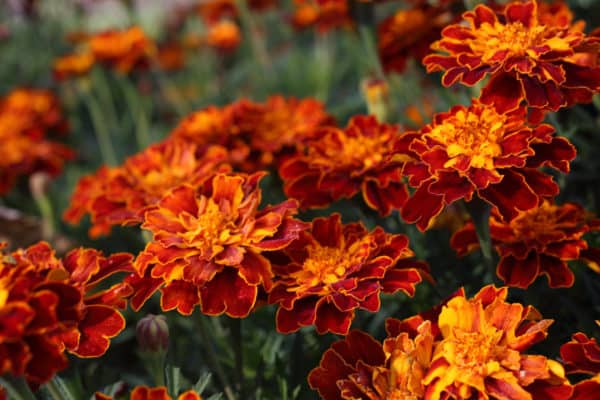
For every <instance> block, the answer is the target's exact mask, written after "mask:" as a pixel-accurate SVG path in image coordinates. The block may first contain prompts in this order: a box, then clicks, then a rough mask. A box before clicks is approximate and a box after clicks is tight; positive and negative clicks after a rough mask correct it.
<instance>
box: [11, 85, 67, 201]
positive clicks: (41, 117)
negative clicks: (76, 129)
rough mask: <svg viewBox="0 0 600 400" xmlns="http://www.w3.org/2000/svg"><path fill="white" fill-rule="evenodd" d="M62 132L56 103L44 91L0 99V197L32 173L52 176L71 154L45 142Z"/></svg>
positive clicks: (63, 124) (24, 91)
mask: <svg viewBox="0 0 600 400" xmlns="http://www.w3.org/2000/svg"><path fill="white" fill-rule="evenodd" d="M65 130H66V122H65V119H64V118H63V115H62V112H61V109H60V106H59V103H58V99H57V98H56V97H55V96H54V95H53V94H52V93H50V92H48V91H46V90H32V89H17V90H14V91H12V92H10V93H9V94H8V95H6V96H5V97H4V98H1V99H0V142H2V146H0V194H3V193H6V192H8V191H9V190H10V189H11V188H12V186H13V184H14V182H15V181H16V180H17V178H18V177H19V176H21V175H30V174H33V173H34V172H46V173H48V174H49V175H51V176H56V175H58V174H59V173H60V172H61V171H62V167H63V165H64V163H65V161H66V160H70V159H72V158H73V156H74V153H73V151H72V150H71V149H69V148H68V147H66V146H64V145H62V144H60V143H58V142H54V141H51V140H48V139H47V135H48V133H49V132H58V133H62V132H64V131H65Z"/></svg>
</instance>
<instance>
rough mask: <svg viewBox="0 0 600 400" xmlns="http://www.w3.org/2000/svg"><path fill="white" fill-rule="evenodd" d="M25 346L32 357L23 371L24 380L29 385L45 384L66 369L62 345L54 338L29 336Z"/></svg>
mask: <svg viewBox="0 0 600 400" xmlns="http://www.w3.org/2000/svg"><path fill="white" fill-rule="evenodd" d="M27 344H28V345H29V352H30V354H31V356H32V357H31V359H30V360H29V361H28V363H27V367H26V369H25V378H26V379H27V381H28V382H29V383H38V384H39V383H44V382H47V381H49V380H50V379H51V378H52V377H53V376H54V374H55V373H56V372H58V371H61V370H63V369H65V368H66V367H67V358H66V357H65V355H64V354H63V348H62V344H61V343H60V342H59V341H58V339H57V338H56V337H52V336H49V335H48V336H46V335H38V336H30V337H28V339H27Z"/></svg>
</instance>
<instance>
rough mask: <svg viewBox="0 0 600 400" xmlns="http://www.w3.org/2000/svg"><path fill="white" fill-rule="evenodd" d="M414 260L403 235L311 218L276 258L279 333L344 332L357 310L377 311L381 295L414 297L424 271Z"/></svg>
mask: <svg viewBox="0 0 600 400" xmlns="http://www.w3.org/2000/svg"><path fill="white" fill-rule="evenodd" d="M412 256H413V252H412V251H411V250H410V249H409V248H408V239H407V238H406V237H405V236H403V235H391V234H388V233H385V232H384V231H383V229H381V228H380V227H377V228H376V229H375V230H373V231H372V232H368V231H367V229H366V228H365V227H364V226H363V225H362V224H361V223H352V224H347V225H342V223H341V219H340V216H339V214H334V215H332V216H330V217H328V218H317V219H315V220H314V221H313V222H312V228H311V230H310V231H304V232H302V233H301V234H300V237H299V238H298V239H297V240H295V241H293V242H292V243H290V245H289V246H288V247H286V248H285V249H284V250H282V251H281V252H280V253H279V254H278V253H276V254H275V255H274V259H275V260H276V261H274V263H273V264H274V266H273V268H274V272H275V276H276V280H275V283H274V285H273V290H272V291H271V293H270V294H269V302H270V303H276V304H278V306H279V309H278V310H277V330H279V331H280V332H283V333H289V332H293V331H296V330H298V329H300V328H301V327H303V326H308V325H315V326H316V329H317V332H319V333H326V332H333V333H337V334H342V335H344V334H346V333H348V329H350V324H351V323H352V320H353V319H354V313H355V311H356V310H357V309H364V310H368V311H371V312H377V311H378V310H379V307H380V300H379V295H380V293H381V292H384V293H395V292H398V291H402V292H404V293H406V294H408V295H409V296H412V295H413V294H414V293H415V286H416V285H417V284H418V283H419V282H421V279H422V276H421V274H422V273H423V272H426V270H427V267H426V265H425V264H424V263H422V262H418V261H414V260H412V259H411V257H412Z"/></svg>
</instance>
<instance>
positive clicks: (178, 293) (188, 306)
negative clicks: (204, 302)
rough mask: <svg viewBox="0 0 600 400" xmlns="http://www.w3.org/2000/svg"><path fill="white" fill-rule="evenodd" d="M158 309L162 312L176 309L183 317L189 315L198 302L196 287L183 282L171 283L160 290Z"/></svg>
mask: <svg viewBox="0 0 600 400" xmlns="http://www.w3.org/2000/svg"><path fill="white" fill-rule="evenodd" d="M160 291H161V293H162V296H161V298H160V308H162V310H163V311H170V310H173V309H177V311H179V313H181V314H183V315H191V314H192V311H194V307H195V306H196V304H198V303H199V302H200V298H199V297H198V288H197V287H196V285H194V284H191V283H189V282H185V281H179V280H176V281H173V282H171V283H170V284H168V285H166V286H165V287H163V288H161V289H160Z"/></svg>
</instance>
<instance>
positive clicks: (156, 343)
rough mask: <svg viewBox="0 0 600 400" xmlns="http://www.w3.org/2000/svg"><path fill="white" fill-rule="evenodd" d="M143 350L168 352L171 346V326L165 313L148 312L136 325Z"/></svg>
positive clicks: (139, 342) (136, 332)
mask: <svg viewBox="0 0 600 400" xmlns="http://www.w3.org/2000/svg"><path fill="white" fill-rule="evenodd" d="M135 334H136V336H137V340H138V344H139V346H140V350H141V351H142V352H148V353H159V352H166V351H167V348H168V347H169V326H168V325H167V319H166V318H165V316H164V315H154V314H148V315H146V316H145V317H144V318H142V319H141V320H140V321H139V322H138V323H137V326H136V327H135Z"/></svg>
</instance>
